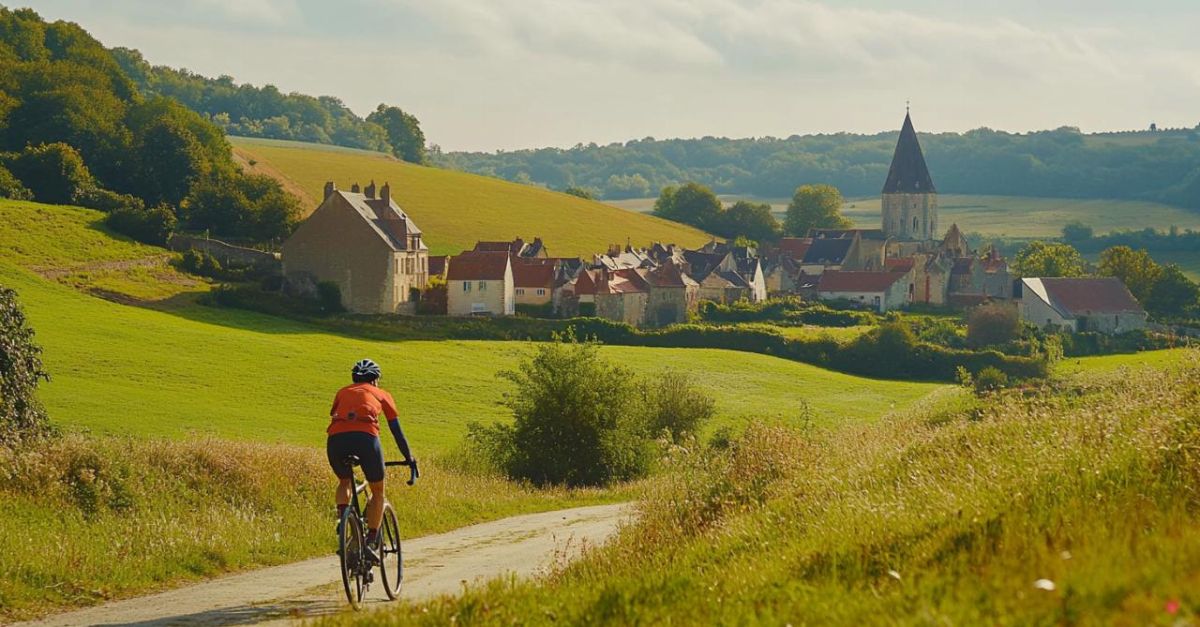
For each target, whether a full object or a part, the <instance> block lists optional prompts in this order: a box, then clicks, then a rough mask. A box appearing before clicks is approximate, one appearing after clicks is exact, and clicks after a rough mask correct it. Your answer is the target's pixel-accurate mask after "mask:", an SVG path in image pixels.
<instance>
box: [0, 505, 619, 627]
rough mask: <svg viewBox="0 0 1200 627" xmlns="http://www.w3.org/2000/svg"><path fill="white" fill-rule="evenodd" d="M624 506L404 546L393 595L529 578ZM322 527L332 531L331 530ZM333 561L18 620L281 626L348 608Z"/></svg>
mask: <svg viewBox="0 0 1200 627" xmlns="http://www.w3.org/2000/svg"><path fill="white" fill-rule="evenodd" d="M630 512H631V510H630V509H629V506H628V505H621V504H618V505H598V506H594V507H579V508H575V509H567V510H560V511H556V512H545V513H541V514H529V515H525V516H514V517H512V518H505V519H503V520H497V521H494V522H489V523H483V524H479V525H474V526H471V527H464V528H462V529H457V530H454V531H451V532H448V533H443V534H438V535H434V536H425V537H422V538H414V539H412V540H408V541H406V542H405V543H404V564H405V566H404V568H405V573H404V587H403V589H402V590H401V592H400V594H401V598H402V599H407V600H416V599H424V598H428V597H431V596H436V595H439V594H447V593H454V592H458V591H459V590H461V589H462V585H463V583H466V582H473V581H478V580H482V579H489V578H492V577H496V576H498V575H503V574H505V573H514V574H516V575H518V576H530V575H536V574H538V573H540V572H544V570H545V569H546V568H547V567H548V566H550V565H552V564H554V563H555V562H557V561H560V560H565V559H569V558H570V557H573V556H575V555H578V553H579V551H580V550H581V549H582V548H583V547H585V546H594V545H596V544H599V543H601V542H604V541H605V540H606V539H608V538H609V537H610V536H611V535H612V534H613V533H614V532H615V531H616V530H617V528H618V527H619V525H620V524H621V523H622V521H625V520H628V518H629V516H630ZM330 531H331V533H332V528H331V530H330ZM341 585H342V584H341V575H340V574H339V572H338V566H337V559H336V557H335V556H334V555H332V554H330V555H329V556H326V557H320V558H315V559H311V560H307V561H304V562H297V563H295V564H288V565H286V566H276V567H274V568H266V569H262V570H257V571H252V572H248V573H241V574H237V575H229V576H226V577H221V578H219V579H214V580H211V581H208V582H205V583H201V584H197V585H193V586H188V587H185V588H178V589H175V590H170V591H168V592H162V593H159V594H154V595H150V596H145V597H138V598H134V599H127V600H124V601H117V602H114V603H108V604H105V605H100V606H96V607H93V608H88V609H85V610H79V611H76V612H70V613H67V614H60V615H57V616H51V617H49V618H46V619H43V620H40V621H35V622H31V623H20V624H21V625H47V626H49V625H245V624H254V623H277V624H288V623H291V622H294V621H295V619H299V618H312V617H314V616H320V615H322V614H329V613H333V612H338V611H342V610H343V609H344V608H346V607H348V606H347V604H346V599H345V593H344V592H343V591H342V587H341ZM384 598H385V597H384V595H383V590H382V589H381V588H379V587H378V586H377V587H374V588H372V589H371V591H370V592H369V597H368V600H369V601H370V602H369V603H368V605H367V609H368V610H377V609H384V608H387V607H394V605H393V604H389V603H387V602H386V601H385V600H384Z"/></svg>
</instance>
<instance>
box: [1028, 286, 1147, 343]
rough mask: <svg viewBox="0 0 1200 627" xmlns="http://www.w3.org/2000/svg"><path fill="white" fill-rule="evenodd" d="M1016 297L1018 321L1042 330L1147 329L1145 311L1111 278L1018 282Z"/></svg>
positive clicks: (1117, 331)
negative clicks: (1019, 316)
mask: <svg viewBox="0 0 1200 627" xmlns="http://www.w3.org/2000/svg"><path fill="white" fill-rule="evenodd" d="M1016 296H1017V310H1018V311H1019V312H1020V314H1021V319H1022V320H1024V321H1026V322H1029V323H1031V324H1034V325H1037V326H1039V327H1043V328H1058V329H1065V330H1068V331H1097V332H1100V333H1124V332H1126V331H1137V330H1140V329H1144V328H1146V311H1145V310H1144V309H1142V306H1141V305H1139V304H1138V302H1137V300H1135V299H1134V298H1133V294H1130V293H1129V289H1128V288H1126V287H1125V284H1124V283H1122V282H1121V280H1120V279H1116V278H1112V277H1091V278H1045V279H1040V278H1030V279H1021V281H1020V282H1019V283H1018V284H1017V295H1016Z"/></svg>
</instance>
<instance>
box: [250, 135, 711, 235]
mask: <svg viewBox="0 0 1200 627" xmlns="http://www.w3.org/2000/svg"><path fill="white" fill-rule="evenodd" d="M232 141H233V144H234V147H235V150H236V151H237V152H238V154H239V156H240V157H241V159H242V161H243V162H245V163H246V164H247V168H248V169H249V170H250V171H260V172H263V173H265V174H270V175H272V176H276V177H277V178H283V179H286V181H284V184H285V186H286V187H287V188H288V189H289V191H292V192H293V193H296V194H304V196H305V198H303V201H304V204H305V206H306V207H307V208H308V210H311V209H314V208H316V206H317V203H318V200H319V196H320V194H321V190H322V189H323V187H324V185H325V182H326V181H329V180H332V181H334V182H335V183H336V184H337V185H338V187H340V188H343V189H349V187H350V185H351V184H352V183H355V182H358V183H360V184H362V185H366V184H367V183H368V182H370V181H371V180H374V181H375V183H376V184H378V185H382V184H383V183H385V182H386V183H391V188H392V197H393V198H395V199H396V202H397V203H398V204H399V205H400V206H401V207H402V208H404V210H405V211H407V212H408V213H409V215H411V216H412V218H413V220H414V221H416V223H417V225H418V226H420V227H421V230H422V231H424V232H425V241H426V243H427V244H428V245H429V247H430V250H431V252H432V253H433V254H452V253H457V252H459V251H461V250H464V249H469V248H471V247H472V246H474V244H475V242H476V240H481V239H489V240H510V239H513V238H515V237H518V236H519V237H522V238H525V239H526V240H530V239H533V238H534V237H541V238H542V239H543V240H544V241H545V242H546V246H547V248H548V249H549V252H550V254H551V255H554V256H575V255H578V256H583V257H585V258H590V257H591V255H592V254H594V253H598V252H604V250H605V249H607V248H608V246H609V244H622V245H624V244H625V242H626V241H632V242H634V243H637V244H641V245H647V244H649V243H650V242H653V241H659V242H663V243H675V244H680V245H686V246H698V245H701V244H703V243H704V242H706V241H708V240H709V236H708V235H706V234H705V233H703V232H701V231H699V230H697V229H694V228H692V227H689V226H684V225H682V224H678V223H675V222H669V221H666V220H660V219H658V218H655V217H652V216H646V215H640V214H636V213H632V212H628V211H623V210H621V209H617V208H614V207H612V206H609V205H606V204H603V203H599V202H594V201H590V200H584V199H582V198H576V197H574V196H569V195H567V194H561V193H558V192H553V191H549V190H546V189H543V188H540V187H534V186H530V185H518V184H515V183H509V182H506V181H502V180H500V179H494V178H489V177H484V176H477V175H474V174H465V173H463V172H455V171H452V170H441V169H437V168H427V167H422V166H417V165H412V164H408V163H403V162H401V161H397V160H395V159H392V158H390V157H387V156H385V155H383V154H379V153H369V152H364V151H351V150H345V149H337V148H331V147H328V146H319V145H316V144H302V143H297V142H283V141H272V140H254V139H244V138H232ZM250 161H253V162H254V165H253V166H250V165H249V162H250Z"/></svg>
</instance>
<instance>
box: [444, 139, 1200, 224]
mask: <svg viewBox="0 0 1200 627" xmlns="http://www.w3.org/2000/svg"><path fill="white" fill-rule="evenodd" d="M1119 139H1120V141H1116V140H1112V136H1106V135H1089V134H1084V133H1082V132H1080V130H1079V129H1077V128H1073V127H1063V128H1059V129H1055V130H1048V131H1039V132H1031V133H1022V134H1018V133H1007V132H1003V131H995V130H991V129H987V128H981V129H976V130H973V131H968V132H966V133H939V134H922V135H921V144H922V146H923V148H924V151H925V157H926V160H927V161H928V163H929V166H930V169H931V170H932V171H933V172H934V175H935V176H934V181H935V183H936V184H937V187H938V191H940V192H942V193H955V194H992V195H1004V196H1041V197H1052V198H1124V199H1144V200H1155V201H1160V202H1165V203H1169V204H1174V205H1179V206H1183V207H1189V208H1197V209H1200V125H1197V128H1196V129H1175V130H1170V131H1159V132H1155V133H1149V132H1147V133H1129V134H1124V135H1122V136H1121V137H1120V138H1119ZM895 145H896V133H895V132H886V133H876V134H873V135H860V134H852V133H837V134H832V135H803V136H800V135H793V136H791V137H788V138H785V139H780V138H775V137H761V138H747V139H729V138H724V137H704V138H701V139H667V140H657V139H654V138H652V137H648V138H645V139H641V140H633V141H628V142H625V143H613V144H609V145H606V146H600V145H596V144H587V145H584V144H579V145H576V146H575V147H573V148H568V149H561V148H539V149H530V150H517V151H498V152H494V153H485V152H451V153H445V154H439V155H437V156H436V157H435V161H436V163H438V164H439V165H443V166H446V167H451V168H456V169H460V170H464V171H467V172H474V173H477V174H484V175H488V176H496V177H499V178H503V179H507V180H510V181H520V182H533V183H535V184H539V185H544V186H547V187H550V188H553V189H565V188H567V187H577V188H582V189H586V190H589V191H590V193H592V194H594V195H596V196H598V197H602V198H606V199H622V198H646V197H650V196H653V195H654V194H655V193H657V192H658V190H661V189H662V188H664V187H668V186H672V185H679V184H681V183H683V182H686V181H695V182H698V183H702V184H704V185H707V186H708V187H711V188H712V189H713V190H715V191H716V192H717V193H720V194H742V195H753V196H759V197H764V198H780V197H786V196H787V195H789V194H791V193H792V190H793V189H794V188H795V182H796V181H798V180H801V181H809V182H812V183H823V184H828V185H833V186H835V187H838V188H839V189H841V190H842V192H843V193H845V194H846V195H847V196H850V197H862V196H875V195H877V194H878V193H879V190H880V188H881V186H882V185H883V181H884V179H885V178H886V177H887V171H888V167H889V165H890V163H891V158H892V152H893V150H894V149H895Z"/></svg>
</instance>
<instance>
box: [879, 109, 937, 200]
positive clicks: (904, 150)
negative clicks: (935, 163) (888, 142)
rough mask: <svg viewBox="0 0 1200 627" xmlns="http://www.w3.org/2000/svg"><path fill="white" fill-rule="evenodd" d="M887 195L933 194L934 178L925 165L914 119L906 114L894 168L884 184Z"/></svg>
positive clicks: (893, 163) (893, 159) (897, 145)
mask: <svg viewBox="0 0 1200 627" xmlns="http://www.w3.org/2000/svg"><path fill="white" fill-rule="evenodd" d="M883 193H885V194H927V193H928V194H933V193H937V190H936V189H935V188H934V187H933V178H932V177H930V176H929V167H928V166H926V165H925V155H924V154H923V153H922V152H921V142H919V141H918V140H917V131H916V130H915V129H914V128H913V123H912V117H911V116H910V115H909V114H908V113H905V114H904V126H902V127H901V128H900V139H899V140H898V141H897V142H896V152H895V153H894V154H893V155H892V166H891V168H889V169H888V177H887V182H885V183H884V184H883Z"/></svg>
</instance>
